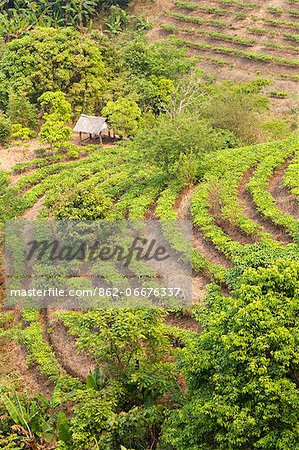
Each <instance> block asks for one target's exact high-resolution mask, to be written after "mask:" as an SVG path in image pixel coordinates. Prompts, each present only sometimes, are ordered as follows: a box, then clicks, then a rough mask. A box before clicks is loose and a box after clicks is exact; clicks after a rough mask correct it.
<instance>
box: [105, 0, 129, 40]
mask: <svg viewBox="0 0 299 450" xmlns="http://www.w3.org/2000/svg"><path fill="white" fill-rule="evenodd" d="M127 24H128V15H127V12H126V11H124V10H123V9H121V8H120V7H119V6H118V5H112V6H111V7H110V14H109V17H108V21H107V22H106V23H105V30H104V31H105V32H107V33H109V34H110V35H116V34H118V33H120V32H121V31H122V30H123V28H125V26H126V25H127Z"/></svg>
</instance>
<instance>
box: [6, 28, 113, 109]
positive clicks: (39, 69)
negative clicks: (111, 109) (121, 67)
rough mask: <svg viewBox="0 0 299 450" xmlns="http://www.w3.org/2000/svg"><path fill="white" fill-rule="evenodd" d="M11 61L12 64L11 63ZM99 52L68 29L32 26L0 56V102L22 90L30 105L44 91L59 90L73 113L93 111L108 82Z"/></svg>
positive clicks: (93, 44)
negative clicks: (14, 92) (69, 104)
mask: <svg viewBox="0 0 299 450" xmlns="http://www.w3.org/2000/svg"><path fill="white" fill-rule="evenodd" d="M11 61H14V64H13V65H12V64H11ZM104 70H105V68H104V63H103V58H102V55H101V51H100V49H99V48H98V46H97V45H96V43H95V42H94V41H92V40H91V39H89V38H88V37H85V38H84V40H82V39H81V36H80V34H79V33H78V32H76V31H74V30H72V29H70V28H60V29H54V28H34V29H33V30H31V31H30V32H28V33H27V35H25V36H23V37H21V38H19V39H15V40H13V41H12V42H9V43H8V44H7V45H6V46H5V47H4V49H3V53H2V55H1V58H0V105H3V107H6V106H7V104H8V97H9V92H10V91H11V90H12V89H13V90H14V91H16V92H19V91H20V90H21V92H22V93H24V95H26V96H27V98H28V100H29V101H30V102H31V103H32V104H36V103H37V100H38V98H39V97H40V96H41V95H42V94H43V93H45V92H47V91H53V92H54V91H62V92H64V93H65V94H67V98H68V100H69V101H70V103H71V104H72V107H73V108H74V110H75V111H76V112H81V111H82V110H84V111H85V112H88V111H93V110H94V109H95V108H96V107H97V106H98V105H99V103H100V102H101V98H102V94H103V92H104V91H105V87H106V85H107V81H106V78H105V75H104Z"/></svg>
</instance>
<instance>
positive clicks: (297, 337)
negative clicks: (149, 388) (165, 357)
mask: <svg viewBox="0 0 299 450" xmlns="http://www.w3.org/2000/svg"><path fill="white" fill-rule="evenodd" d="M210 300H211V301H210V303H209V304H208V305H207V306H206V307H203V308H202V310H201V311H200V312H198V313H197V317H198V319H199V321H200V323H201V326H202V327H203V332H202V333H201V334H200V335H198V337H197V338H195V339H194V340H193V342H192V344H190V345H189V346H186V348H185V349H184V350H183V352H182V356H183V357H182V360H181V366H182V368H183V369H184V371H185V374H186V379H187V381H188V386H189V395H190V398H189V402H187V403H186V404H185V406H183V407H182V409H180V410H178V411H175V412H174V413H172V414H171V416H170V419H169V422H168V424H167V426H166V427H165V436H164V437H165V441H166V442H167V444H169V445H170V447H169V448H171V449H179V450H191V449H192V450H194V449H196V450H197V449H206V450H212V449H213V450H214V449H216V448H217V449H219V450H241V449H242V450H245V449H253V448H257V449H267V450H270V449H283V450H288V449H291V448H298V443H299V429H298V415H299V391H298V387H299V357H298V351H297V349H298V344H299V333H298V331H299V321H298V317H299V315H298V312H299V264H298V263H295V262H294V263H292V262H286V261H281V262H278V263H277V264H275V265H273V266H271V267H267V268H259V269H249V270H248V271H246V272H245V273H244V275H243V277H242V279H241V283H240V286H239V288H238V289H237V291H236V292H235V295H234V296H233V297H229V298H226V297H222V296H221V295H220V294H216V295H213V296H211V299H210ZM163 448H164V447H163ZM166 448H168V447H166Z"/></svg>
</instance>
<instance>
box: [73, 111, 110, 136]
mask: <svg viewBox="0 0 299 450" xmlns="http://www.w3.org/2000/svg"><path fill="white" fill-rule="evenodd" d="M106 130H108V125H107V122H106V119H105V118H104V117H97V116H87V115H86V114H81V116H80V117H79V120H78V122H77V123H76V125H75V126H74V129H73V131H75V132H77V133H87V134H100V133H101V132H103V131H106Z"/></svg>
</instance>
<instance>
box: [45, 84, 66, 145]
mask: <svg viewBox="0 0 299 450" xmlns="http://www.w3.org/2000/svg"><path fill="white" fill-rule="evenodd" d="M39 101H40V104H41V106H42V108H44V110H45V113H44V119H45V122H44V124H43V125H42V127H41V130H40V133H39V137H40V139H41V141H42V142H47V143H49V144H50V145H51V146H53V145H59V144H62V143H63V142H66V141H68V140H69V139H70V137H71V135H72V129H71V128H70V127H68V126H66V122H68V121H69V120H70V118H71V111H72V108H71V105H70V103H69V102H68V101H66V98H65V94H64V93H63V92H61V91H57V92H45V93H44V94H43V95H41V96H40V98H39Z"/></svg>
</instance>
